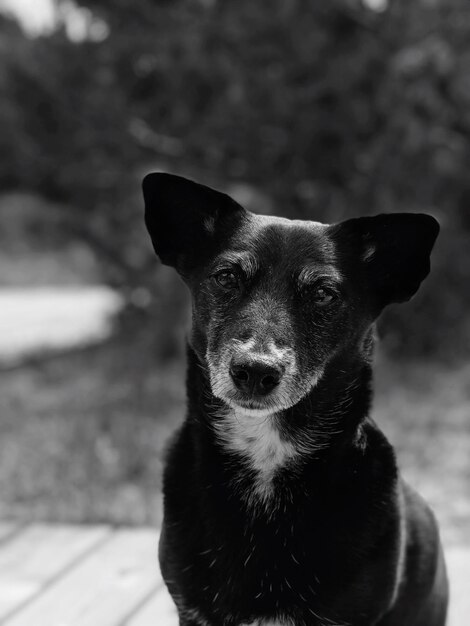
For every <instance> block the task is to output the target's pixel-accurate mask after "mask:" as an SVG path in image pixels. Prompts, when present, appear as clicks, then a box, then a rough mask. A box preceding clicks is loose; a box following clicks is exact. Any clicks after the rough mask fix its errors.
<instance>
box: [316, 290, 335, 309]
mask: <svg viewBox="0 0 470 626" xmlns="http://www.w3.org/2000/svg"><path fill="white" fill-rule="evenodd" d="M335 299H336V294H335V293H334V292H333V291H332V290H331V289H328V288H327V287H317V288H316V289H315V291H314V292H313V301H314V302H315V304H318V305H319V306H327V305H328V304H331V303H332V302H333V300H335Z"/></svg>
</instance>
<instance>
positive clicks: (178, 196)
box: [142, 173, 246, 276]
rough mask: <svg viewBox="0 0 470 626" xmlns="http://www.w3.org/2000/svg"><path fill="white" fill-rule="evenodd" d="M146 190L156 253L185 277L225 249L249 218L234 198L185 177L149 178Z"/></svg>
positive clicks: (144, 184)
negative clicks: (216, 251) (216, 250)
mask: <svg viewBox="0 0 470 626" xmlns="http://www.w3.org/2000/svg"><path fill="white" fill-rule="evenodd" d="M142 189H143V193H144V200H145V223H146V225H147V229H148V231H149V233H150V237H151V239H152V243H153V247H154V249H155V252H156V253H157V255H158V256H159V257H160V259H161V261H162V263H164V264H165V265H171V266H172V267H175V268H176V269H177V270H178V271H179V272H180V273H181V274H182V275H183V276H186V275H189V274H190V273H191V271H192V270H194V269H195V267H197V265H199V264H202V263H203V262H204V259H205V258H207V257H208V256H209V255H210V254H211V253H213V251H214V248H215V246H216V245H217V244H219V245H222V243H223V241H224V238H227V237H228V236H229V235H230V233H231V232H232V231H233V229H234V228H235V227H236V224H238V223H239V222H240V219H241V218H242V217H243V216H244V215H245V214H246V211H245V209H243V208H242V207H241V206H240V205H239V204H237V203H236V202H235V200H232V198H230V196H227V195H226V194H224V193H221V192H220V191H216V190H215V189H211V188H210V187H205V186H204V185H200V184H198V183H195V182H193V181H192V180H188V179H187V178H183V177H182V176H175V175H173V174H165V173H152V174H147V176H146V177H145V178H144V180H143V182H142Z"/></svg>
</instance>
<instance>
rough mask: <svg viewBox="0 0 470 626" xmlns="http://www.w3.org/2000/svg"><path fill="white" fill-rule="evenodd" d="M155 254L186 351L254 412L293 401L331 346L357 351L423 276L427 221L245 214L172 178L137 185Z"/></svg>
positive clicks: (432, 233)
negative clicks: (171, 292) (174, 280)
mask: <svg viewBox="0 0 470 626" xmlns="http://www.w3.org/2000/svg"><path fill="white" fill-rule="evenodd" d="M143 190H144V198H145V206H146V224H147V227H148V230H149V232H150V236H151V238H152V242H153V245H154V248H155V251H156V253H157V254H158V256H159V257H160V259H161V260H162V262H163V263H165V264H167V265H170V266H172V267H175V268H176V270H177V271H178V272H179V273H180V275H181V276H182V277H183V279H184V281H185V282H186V283H187V285H188V286H189V288H190V290H191V292H192V296H193V328H192V335H191V344H192V347H193V349H194V350H195V352H196V353H197V355H198V356H199V359H200V360H201V362H202V363H203V364H204V365H205V366H206V367H207V369H208V372H209V377H210V384H211V388H212V392H213V394H214V395H215V396H216V397H218V398H220V399H221V400H223V401H224V402H225V403H226V404H227V405H229V406H231V407H234V408H239V409H243V410H244V412H245V413H253V414H254V415H263V414H272V413H275V412H278V411H281V410H283V409H286V408H288V407H290V406H293V405H295V404H297V403H298V402H299V400H301V399H302V398H303V397H304V396H306V395H307V394H308V393H309V392H310V391H311V390H312V389H313V387H314V386H315V385H316V384H317V383H318V381H319V380H320V379H321V378H322V376H323V373H324V371H325V368H326V367H327V366H328V363H329V362H330V361H331V360H332V359H333V358H334V357H335V355H338V354H340V353H341V352H342V351H345V350H348V351H351V350H352V351H354V352H356V353H361V352H363V353H364V354H366V353H367V350H368V348H367V346H368V345H369V343H370V341H369V340H370V327H371V324H372V323H373V321H374V320H375V319H376V317H377V316H378V315H379V313H380V311H381V310H382V309H383V307H384V306H386V305H387V304H389V303H392V302H402V301H405V300H408V299H410V298H411V297H412V296H413V294H415V293H416V291H417V290H418V288H419V285H420V283H421V281H422V280H423V279H424V278H425V277H426V275H427V274H428V272H429V268H430V263H429V255H430V252H431V249H432V247H433V244H434V241H435V239H436V237H437V234H438V231H439V226H438V223H437V222H436V220H435V219H434V218H432V217H430V216H428V215H423V214H406V213H403V214H399V213H397V214H387V215H378V216H375V217H362V218H355V219H350V220H347V221H345V222H341V223H339V224H333V225H328V224H320V223H318V222H310V221H298V220H288V219H284V218H278V217H267V216H261V215H255V214H253V213H250V212H248V211H246V210H245V209H243V208H242V207H241V206H240V205H239V204H237V203H236V202H235V201H234V200H232V199H231V198H230V197H229V196H227V195H225V194H223V193H220V192H218V191H215V190H213V189H210V188H208V187H204V186H202V185H199V184H197V183H194V182H192V181H189V180H186V179H184V178H181V177H179V176H173V175H169V174H149V175H148V176H146V178H145V179H144V182H143Z"/></svg>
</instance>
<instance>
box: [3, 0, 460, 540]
mask: <svg viewBox="0 0 470 626" xmlns="http://www.w3.org/2000/svg"><path fill="white" fill-rule="evenodd" d="M469 165H470V5H469V3H468V0H388V1H387V0H367V1H366V0H323V1H320V0H318V1H316V2H312V1H310V2H308V1H306V0H269V1H268V0H257V2H253V1H252V0H237V2H222V1H217V0H173V1H170V0H139V1H135V0H114V1H113V2H105V1H104V0H75V1H73V0H55V1H53V0H31V1H28V0H0V518H3V519H13V520H18V521H30V520H47V521H62V522H87V523H91V522H94V523H96V522H110V523H117V524H121V523H122V524H135V525H140V524H152V525H158V523H159V522H160V520H161V503H160V476H161V469H162V451H163V449H164V445H165V441H166V439H167V437H168V435H169V434H170V433H171V432H172V431H173V430H174V429H175V427H176V425H177V424H178V423H179V422H180V420H181V419H182V417H183V413H184V384H183V379H184V369H185V368H184V334H185V330H186V329H187V327H188V321H189V317H188V297H187V294H186V292H185V290H184V288H183V287H182V285H181V283H180V282H179V280H178V279H177V277H176V275H174V274H173V272H172V271H171V270H169V269H168V268H164V267H162V266H161V265H159V263H158V262H157V260H156V258H155V257H154V255H153V252H152V249H151V245H150V243H149V240H148V237H147V234H146V232H145V230H144V226H143V202H142V199H141V194H140V181H141V178H142V176H143V175H144V174H145V173H147V172H149V171H152V170H164V171H170V172H173V173H178V174H181V175H185V176H188V177H191V178H194V179H197V180H198V181H200V182H203V183H205V184H208V185H212V186H215V187H217V188H219V189H222V190H224V191H226V192H228V193H230V194H231V195H233V196H234V197H235V198H236V199H237V200H238V201H239V202H240V203H241V204H243V205H245V206H246V207H248V208H250V209H252V210H254V211H256V212H261V213H271V212H273V213H277V214H281V215H285V216H288V217H301V218H307V219H314V220H319V221H327V222H334V221H338V220H342V219H345V218H348V217H352V216H355V215H364V214H374V213H379V212H390V211H424V212H428V213H431V214H432V215H434V216H435V217H437V218H438V219H439V221H440V223H441V226H442V231H441V236H440V238H439V240H438V244H437V246H436V249H435V253H434V254H433V269H432V274H431V276H430V277H429V279H428V280H427V281H426V282H425V283H424V284H423V286H422V289H421V290H420V292H419V294H418V295H417V296H416V297H415V298H414V299H413V301H412V302H411V303H409V304H406V305H401V306H397V307H391V308H390V309H389V310H388V311H387V312H386V314H385V315H384V316H383V318H382V319H381V321H380V324H379V330H378V334H379V338H380V341H379V345H378V347H377V358H376V361H377V362H376V387H377V395H376V403H375V405H376V406H375V411H376V417H377V421H378V422H379V424H380V426H381V427H382V428H383V429H384V430H385V432H386V433H387V434H388V436H389V437H390V439H391V440H392V442H393V443H394V444H395V446H396V447H397V450H398V455H399V459H400V462H401V464H402V467H403V471H404V474H405V476H406V477H407V478H408V479H409V480H410V481H411V482H413V483H414V485H415V486H416V487H417V488H418V489H419V490H420V491H421V492H422V493H423V495H425V496H426V497H427V499H428V500H429V501H430V502H431V503H432V505H433V506H434V508H435V510H436V512H437V515H438V517H439V519H440V522H441V525H442V528H443V533H444V537H445V540H446V541H447V542H448V543H449V542H467V543H469V542H470V364H469V361H468V354H469V350H470V318H469V316H468V311H469V305H470V210H469V203H470V175H469Z"/></svg>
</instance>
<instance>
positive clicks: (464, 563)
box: [446, 547, 470, 626]
mask: <svg viewBox="0 0 470 626" xmlns="http://www.w3.org/2000/svg"><path fill="white" fill-rule="evenodd" d="M446 560H447V568H448V571H449V581H450V607H449V609H450V610H449V620H448V626H463V625H464V624H468V623H470V548H467V547H466V548H458V547H454V548H449V549H447V550H446Z"/></svg>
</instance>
